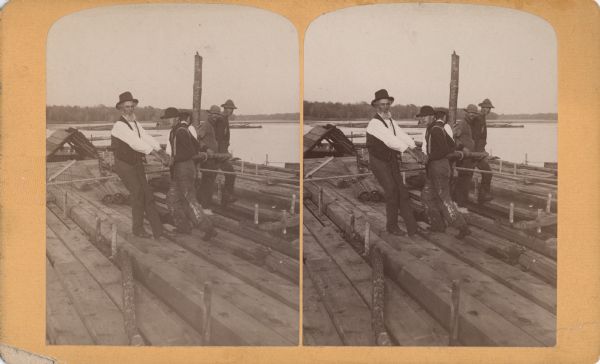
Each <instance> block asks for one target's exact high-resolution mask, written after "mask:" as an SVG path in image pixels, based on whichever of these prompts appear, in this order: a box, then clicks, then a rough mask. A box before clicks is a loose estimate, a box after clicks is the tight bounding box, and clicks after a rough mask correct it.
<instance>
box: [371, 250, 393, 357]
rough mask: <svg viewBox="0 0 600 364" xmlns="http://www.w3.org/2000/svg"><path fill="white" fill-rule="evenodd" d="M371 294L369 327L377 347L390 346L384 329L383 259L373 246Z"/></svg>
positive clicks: (390, 343)
mask: <svg viewBox="0 0 600 364" xmlns="http://www.w3.org/2000/svg"><path fill="white" fill-rule="evenodd" d="M371 267H372V268H373V270H372V281H373V282H372V287H373V289H372V292H371V302H372V304H371V327H373V333H374V334H375V343H376V344H377V345H378V346H390V345H392V342H391V340H390V337H389V334H388V333H387V331H386V328H385V317H384V314H385V312H384V306H385V275H384V273H383V257H382V256H381V252H380V251H379V249H378V248H377V247H376V246H375V247H373V252H372V253H371Z"/></svg>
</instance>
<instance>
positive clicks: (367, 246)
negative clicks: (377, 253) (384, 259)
mask: <svg viewBox="0 0 600 364" xmlns="http://www.w3.org/2000/svg"><path fill="white" fill-rule="evenodd" d="M370 248H371V224H369V223H368V222H367V223H366V224H365V255H369V250H370Z"/></svg>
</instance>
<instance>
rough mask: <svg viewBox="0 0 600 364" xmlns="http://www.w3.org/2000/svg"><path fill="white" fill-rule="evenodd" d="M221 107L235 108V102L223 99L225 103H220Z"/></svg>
mask: <svg viewBox="0 0 600 364" xmlns="http://www.w3.org/2000/svg"><path fill="white" fill-rule="evenodd" d="M221 107H222V108H223V109H237V107H235V104H234V103H233V101H232V100H227V101H225V103H224V104H222V105H221Z"/></svg>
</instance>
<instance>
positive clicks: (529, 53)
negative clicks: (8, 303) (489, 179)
mask: <svg viewBox="0 0 600 364" xmlns="http://www.w3.org/2000/svg"><path fill="white" fill-rule="evenodd" d="M453 51H456V53H457V54H458V55H459V56H460V77H459V95H458V106H459V107H466V106H467V105H468V104H471V103H472V104H478V103H479V102H481V101H482V100H483V99H484V98H490V99H491V100H492V103H493V104H494V106H495V109H494V112H497V113H500V114H514V113H546V112H548V113H553V112H557V50H556V37H555V34H554V30H553V28H552V27H551V26H550V25H549V24H548V23H547V22H545V21H544V20H543V19H542V18H539V17H537V16H534V15H531V14H529V13H525V12H520V11H516V10H511V9H504V8H499V7H491V6H478V5H456V4H453V5H450V4H386V5H364V6H355V7H351V8H347V9H343V10H338V11H336V12H333V13H328V14H325V15H322V16H321V17H319V18H318V19H316V20H315V21H313V22H312V23H311V24H310V26H309V28H308V30H307V33H306V36H305V64H304V72H305V84H304V99H305V100H308V101H334V102H362V101H365V102H369V103H370V102H371V100H372V99H373V96H374V93H375V91H376V90H378V89H381V88H386V89H387V90H388V91H389V93H390V95H391V96H394V97H395V103H401V104H415V105H424V104H431V105H434V106H448V102H449V92H450V91H449V90H450V89H449V83H450V64H451V54H452V52H453Z"/></svg>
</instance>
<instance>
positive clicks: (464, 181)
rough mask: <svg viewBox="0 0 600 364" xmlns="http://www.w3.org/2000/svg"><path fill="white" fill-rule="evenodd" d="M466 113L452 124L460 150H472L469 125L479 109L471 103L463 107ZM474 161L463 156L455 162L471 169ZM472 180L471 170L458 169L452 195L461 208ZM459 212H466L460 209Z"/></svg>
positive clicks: (473, 121)
mask: <svg viewBox="0 0 600 364" xmlns="http://www.w3.org/2000/svg"><path fill="white" fill-rule="evenodd" d="M464 110H465V112H466V114H465V117H464V119H462V120H457V121H456V125H455V126H454V129H453V130H454V141H455V143H456V150H459V151H461V152H474V151H475V142H474V141H473V134H472V131H471V125H473V124H475V123H477V118H478V115H479V111H478V110H477V106H475V105H473V104H471V105H469V106H467V108H466V109H464ZM475 164H476V162H475V161H474V160H473V159H471V158H463V159H462V160H459V161H457V162H456V166H457V167H462V168H468V169H473V168H475ZM472 180H473V171H462V170H459V171H458V178H456V181H455V184H454V191H453V197H454V201H455V202H456V204H457V205H458V207H459V211H460V210H461V209H466V207H467V202H468V201H469V190H470V188H471V182H472ZM461 212H468V210H467V211H465V210H462V211H461Z"/></svg>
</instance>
